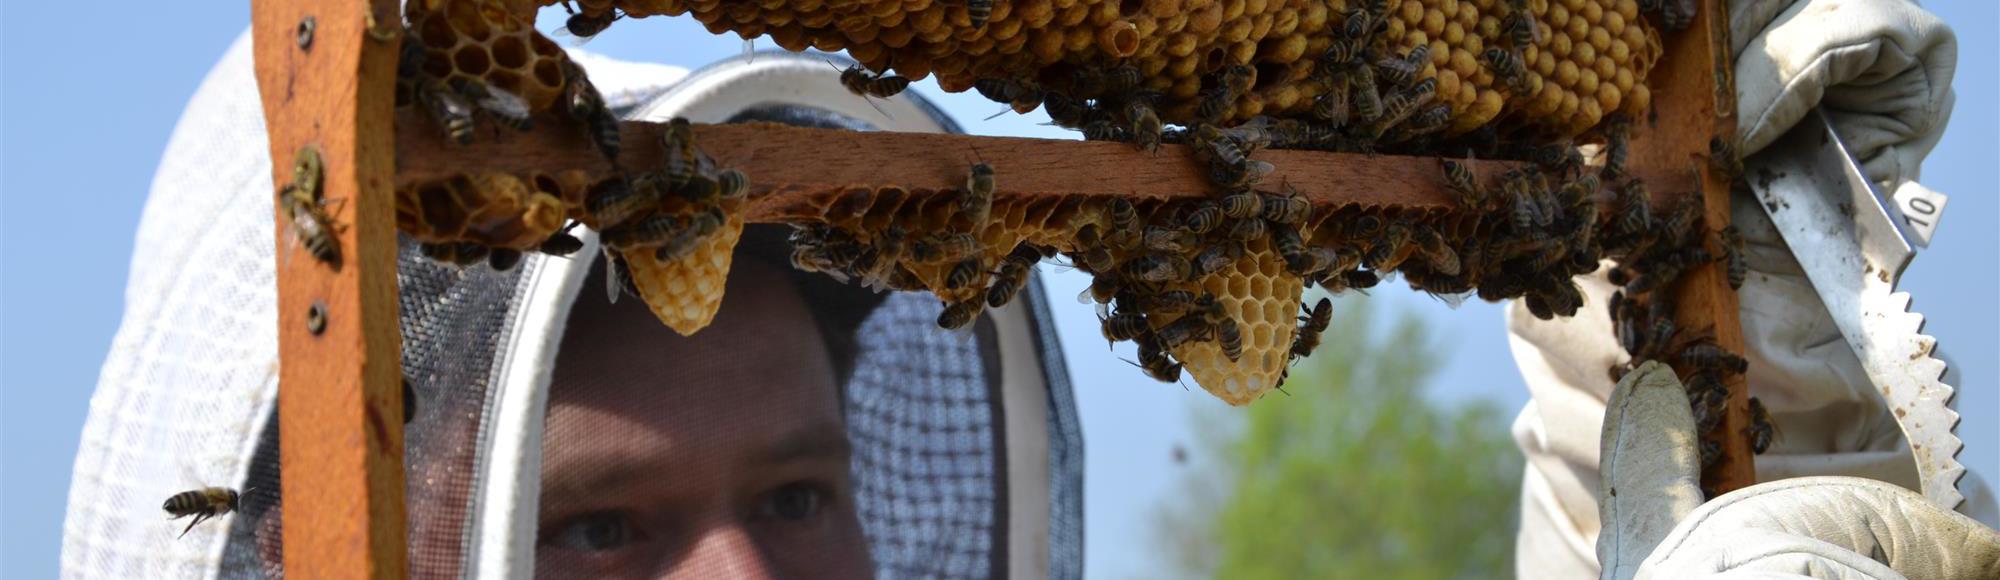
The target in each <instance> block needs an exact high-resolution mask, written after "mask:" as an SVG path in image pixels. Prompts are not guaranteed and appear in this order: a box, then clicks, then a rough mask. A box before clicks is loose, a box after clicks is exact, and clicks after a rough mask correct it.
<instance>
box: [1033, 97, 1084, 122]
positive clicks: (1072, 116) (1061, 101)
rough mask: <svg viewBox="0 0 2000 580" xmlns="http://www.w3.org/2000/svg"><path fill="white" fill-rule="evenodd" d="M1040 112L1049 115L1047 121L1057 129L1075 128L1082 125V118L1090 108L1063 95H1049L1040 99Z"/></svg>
mask: <svg viewBox="0 0 2000 580" xmlns="http://www.w3.org/2000/svg"><path fill="white" fill-rule="evenodd" d="M1042 110H1043V111H1047V112H1048V114H1049V121H1050V122H1052V123H1055V125H1056V126H1058V127H1068V128H1072V129H1074V128H1076V127H1078V126H1081V125H1083V120H1084V116H1085V115H1087V114H1089V112H1090V107H1089V105H1088V104H1086V103H1084V102H1083V101H1081V100H1078V99H1075V98H1072V97H1070V96H1069V95H1066V94H1063V93H1054V92H1052V93H1049V94H1048V95H1046V96H1045V97H1044V98H1043V99H1042Z"/></svg>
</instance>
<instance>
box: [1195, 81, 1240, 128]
mask: <svg viewBox="0 0 2000 580" xmlns="http://www.w3.org/2000/svg"><path fill="white" fill-rule="evenodd" d="M1235 107H1236V100H1235V99H1234V98H1232V97H1230V96H1229V87H1215V88H1212V89H1207V90H1204V91H1202V92H1201V100H1200V101H1198V102H1196V103H1195V109H1194V114H1195V118H1196V119H1200V120H1201V121H1203V122H1206V123H1214V122H1217V121H1220V120H1222V116H1223V115H1226V114H1229V111H1230V109H1233V108H1235Z"/></svg>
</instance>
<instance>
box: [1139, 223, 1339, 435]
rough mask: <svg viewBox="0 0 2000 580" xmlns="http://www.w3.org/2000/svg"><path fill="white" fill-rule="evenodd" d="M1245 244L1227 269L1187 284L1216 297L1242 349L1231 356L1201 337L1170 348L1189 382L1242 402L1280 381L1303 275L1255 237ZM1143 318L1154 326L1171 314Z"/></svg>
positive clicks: (1162, 323) (1294, 329) (1288, 360)
mask: <svg viewBox="0 0 2000 580" xmlns="http://www.w3.org/2000/svg"><path fill="white" fill-rule="evenodd" d="M1245 249H1246V252H1245V253H1244V255H1243V257H1242V258H1240V259H1238V260H1236V263H1235V264H1234V265H1233V266H1232V267H1231V268H1230V269H1228V270H1224V271H1221V272H1216V273H1213V274H1209V275H1208V276H1205V277H1203V278H1202V279H1200V280H1199V281H1196V282H1194V283H1192V284H1190V286H1193V287H1194V288H1198V289H1200V290H1202V291H1206V292H1209V293H1211V294H1214V295H1215V296H1216V297H1217V298H1219V299H1220V300H1221V301H1222V306H1223V310H1224V312H1227V313H1228V315H1229V317H1230V318H1231V319H1233V320H1235V321H1236V324H1237V325H1238V326H1239V327H1240V328H1241V332H1242V334H1243V353H1242V355H1241V356H1239V357H1237V359H1236V360H1233V361H1232V360H1230V359H1229V357H1227V356H1224V353H1223V352H1222V348H1221V347H1220V346H1218V344H1217V343H1216V342H1215V341H1207V340H1201V341H1194V342H1190V343H1187V344H1183V345H1181V346H1179V347H1175V348H1173V349H1172V352H1173V355H1174V358H1176V359H1179V360H1180V361H1181V364H1184V365H1186V366H1187V371H1188V373H1189V374H1191V375H1194V380H1195V383H1197V384H1199V385H1201V387H1202V388H1203V389H1205V390H1207V391H1208V392H1209V394H1212V395H1215V396H1216V398H1219V399H1222V400H1223V401H1224V402H1227V403H1229V404H1231V405H1247V404H1249V403H1250V402H1251V401H1255V400H1257V398H1258V397H1262V396H1264V393H1266V392H1268V391H1270V390H1271V389H1273V388H1275V387H1277V386H1278V385H1280V384H1282V383H1283V380H1284V376H1285V369H1286V366H1287V365H1289V364H1290V363H1291V362H1292V357H1291V355H1290V351H1291V349H1292V340H1293V338H1294V336H1295V334H1296V333H1297V332H1298V314H1299V305H1300V303H1301V300H1302V296H1303V295H1304V291H1305V283H1304V282H1305V281H1304V280H1303V279H1301V278H1300V277H1298V276H1294V275H1292V274H1290V273H1287V272H1285V262H1284V260H1282V259H1280V258H1279V257H1278V253H1277V252H1276V251H1274V250H1272V249H1271V247H1270V243H1269V242H1267V241H1266V240H1262V239H1259V240H1256V241H1253V242H1251V243H1250V244H1248V245H1247V247H1246V248H1245ZM1149 314H1150V313H1149ZM1184 316H1189V315H1184ZM1148 318H1151V319H1153V320H1154V322H1153V325H1154V327H1155V328H1156V329H1157V328H1160V327H1164V326H1166V325H1167V324H1171V323H1172V321H1173V320H1175V319H1167V318H1163V317H1154V316H1149V317H1148Z"/></svg>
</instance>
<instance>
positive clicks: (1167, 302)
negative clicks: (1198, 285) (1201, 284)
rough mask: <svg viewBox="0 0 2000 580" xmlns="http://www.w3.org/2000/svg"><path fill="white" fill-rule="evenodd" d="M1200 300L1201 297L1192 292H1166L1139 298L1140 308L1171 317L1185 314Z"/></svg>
mask: <svg viewBox="0 0 2000 580" xmlns="http://www.w3.org/2000/svg"><path fill="white" fill-rule="evenodd" d="M1200 300H1201V297H1198V296H1195V293H1194V292H1193V291H1189V290H1168V291H1165V292H1155V293H1151V294H1146V295H1143V296H1141V297H1140V308H1143V309H1145V310H1146V311H1147V312H1150V313H1153V314H1156V315H1165V316H1172V315H1176V314H1185V313H1187V311H1188V309H1189V308H1193V307H1194V306H1195V303H1196V302H1197V301H1200Z"/></svg>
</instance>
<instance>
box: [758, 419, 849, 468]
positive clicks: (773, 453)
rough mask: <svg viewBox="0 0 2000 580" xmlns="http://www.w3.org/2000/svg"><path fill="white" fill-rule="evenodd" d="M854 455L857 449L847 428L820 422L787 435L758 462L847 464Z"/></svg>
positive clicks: (762, 453) (768, 446) (768, 448)
mask: <svg viewBox="0 0 2000 580" xmlns="http://www.w3.org/2000/svg"><path fill="white" fill-rule="evenodd" d="M853 454H854V446H853V443H850V442H849V441H848V440H847V430H846V429H843V428H841V427H840V426H839V425H835V424H832V423H819V424H815V425H811V426H808V427H803V428H799V429H795V430H793V431H791V432H789V433H786V434H784V435H783V436H781V437H779V438H778V439H777V440H776V441H774V442H772V443H771V444H770V445H767V446H765V447H764V449H763V450H762V451H761V452H759V453H758V454H757V460H758V461H760V462H762V463H766V464H777V463H789V462H793V461H801V460H806V461H811V460H835V461H841V462H846V461H847V460H848V458H849V457H852V456H853Z"/></svg>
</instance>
